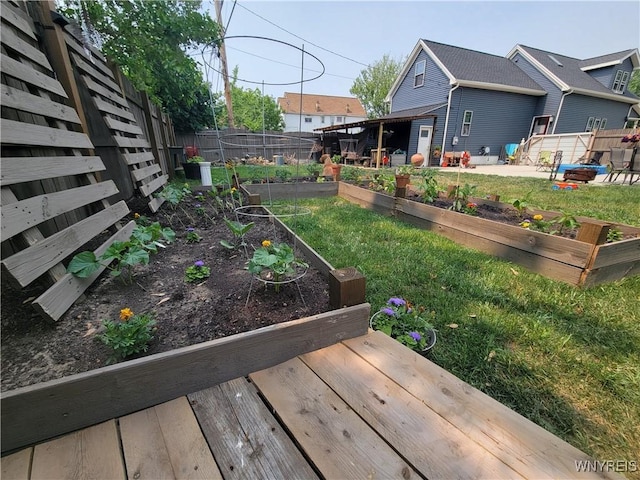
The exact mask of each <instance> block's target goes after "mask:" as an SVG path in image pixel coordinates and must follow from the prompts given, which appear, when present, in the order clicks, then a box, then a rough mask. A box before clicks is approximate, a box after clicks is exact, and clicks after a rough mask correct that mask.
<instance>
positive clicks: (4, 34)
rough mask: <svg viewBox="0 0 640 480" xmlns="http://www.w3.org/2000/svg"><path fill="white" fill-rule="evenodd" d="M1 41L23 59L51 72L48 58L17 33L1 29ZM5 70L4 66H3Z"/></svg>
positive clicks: (9, 29)
mask: <svg viewBox="0 0 640 480" xmlns="http://www.w3.org/2000/svg"><path fill="white" fill-rule="evenodd" d="M0 41H2V43H3V44H4V46H5V47H8V48H10V49H12V50H15V51H16V52H18V53H19V54H20V55H21V56H22V57H25V58H27V59H29V60H31V61H32V62H34V63H37V64H38V65H40V66H42V67H44V68H46V69H47V70H49V71H51V65H50V64H49V60H47V56H46V55H45V54H44V53H42V52H41V51H40V50H38V48H37V47H34V46H33V45H31V44H30V43H28V42H25V41H24V40H22V39H21V38H19V37H18V36H17V35H16V33H15V32H14V31H13V29H11V28H2V29H0ZM3 69H4V65H3Z"/></svg>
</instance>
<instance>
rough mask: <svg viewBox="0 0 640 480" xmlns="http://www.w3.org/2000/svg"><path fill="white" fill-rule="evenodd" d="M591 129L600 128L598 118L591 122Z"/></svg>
mask: <svg viewBox="0 0 640 480" xmlns="http://www.w3.org/2000/svg"><path fill="white" fill-rule="evenodd" d="M593 129H594V130H599V129H600V119H599V118H596V121H595V122H593Z"/></svg>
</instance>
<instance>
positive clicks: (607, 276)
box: [581, 260, 640, 287]
mask: <svg viewBox="0 0 640 480" xmlns="http://www.w3.org/2000/svg"><path fill="white" fill-rule="evenodd" d="M634 275H640V260H636V261H635V262H626V263H618V264H614V265H608V266H606V267H599V268H596V269H593V270H586V271H585V272H584V274H583V277H582V281H581V285H582V286H584V287H592V286H594V285H600V284H601V283H605V282H614V281H616V280H622V279H623V278H627V277H632V276H634Z"/></svg>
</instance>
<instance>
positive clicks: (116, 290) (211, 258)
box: [1, 192, 330, 391]
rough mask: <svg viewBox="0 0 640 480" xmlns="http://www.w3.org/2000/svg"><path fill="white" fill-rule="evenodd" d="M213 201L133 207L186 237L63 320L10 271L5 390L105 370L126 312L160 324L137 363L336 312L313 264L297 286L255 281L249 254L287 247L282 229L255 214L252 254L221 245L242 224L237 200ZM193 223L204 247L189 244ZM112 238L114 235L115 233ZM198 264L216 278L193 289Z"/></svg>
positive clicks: (5, 289) (94, 292)
mask: <svg viewBox="0 0 640 480" xmlns="http://www.w3.org/2000/svg"><path fill="white" fill-rule="evenodd" d="M195 193H197V192H194V194H195ZM203 195H204V196H203V197H200V198H196V197H194V196H191V197H189V198H187V199H185V200H183V201H182V202H181V203H180V204H178V206H177V207H176V208H175V209H173V208H172V207H171V206H170V205H168V204H167V203H166V202H165V204H164V205H163V206H162V208H161V209H160V211H159V212H158V213H157V214H151V213H150V212H149V211H147V210H146V203H144V202H143V201H141V200H139V199H138V200H134V201H132V202H130V205H129V206H130V209H131V213H130V215H129V218H127V219H126V220H130V219H133V218H134V214H135V213H139V214H141V215H143V216H144V217H147V218H148V220H149V221H152V222H153V221H159V222H160V224H161V225H162V226H163V227H167V226H168V227H171V228H172V229H173V230H174V231H175V232H176V234H177V236H176V239H175V241H174V242H173V243H172V244H168V245H167V246H166V248H164V249H163V248H161V249H159V252H158V254H157V255H151V259H150V263H149V264H148V265H139V266H136V267H135V269H134V277H133V281H132V283H131V284H127V285H125V284H123V282H122V281H121V280H120V279H119V278H116V277H112V276H110V275H109V273H108V271H106V272H104V273H103V274H102V275H101V277H99V279H98V280H97V281H96V282H94V284H93V285H92V286H91V287H90V288H89V289H88V290H87V291H86V292H85V295H84V296H83V297H82V298H81V299H80V300H78V301H77V302H76V303H75V304H74V305H73V306H72V307H71V308H70V309H69V310H68V312H67V313H66V314H65V315H64V316H63V317H62V318H61V319H60V320H59V321H57V322H53V321H50V320H46V319H43V318H41V317H40V316H39V315H38V314H37V313H36V312H35V310H34V309H33V307H32V306H31V305H30V302H31V301H32V300H33V299H34V298H36V297H37V296H38V295H39V294H40V293H42V291H44V290H43V288H42V287H38V286H30V287H29V288H26V289H22V290H18V289H14V288H12V287H11V286H10V285H9V284H8V282H7V278H6V275H3V277H2V331H1V333H2V353H1V355H2V358H1V359H2V378H1V381H2V391H8V390H13V389H15V388H18V387H23V386H26V385H31V384H35V383H40V382H44V381H47V380H52V379H57V378H61V377H65V376H68V375H72V374H75V373H80V372H85V371H88V370H93V369H95V368H99V367H102V366H105V365H106V364H107V363H108V359H109V357H110V349H109V348H108V347H107V346H106V345H104V344H103V343H102V342H101V340H100V334H101V332H102V331H103V327H102V322H103V320H105V319H111V320H116V319H118V318H119V312H120V310H121V309H123V308H130V309H131V310H132V311H133V312H134V313H135V314H139V313H150V314H153V316H154V318H155V320H156V322H157V325H156V330H155V332H154V338H153V340H152V341H151V342H150V344H149V348H148V350H147V352H146V353H142V354H138V355H135V356H134V357H131V358H138V357H141V356H144V355H151V354H155V353H160V352H166V351H169V350H173V349H177V348H181V347H185V346H188V345H192V344H196V343H201V342H206V341H208V340H213V339H217V338H221V337H226V336H228V335H233V334H236V333H241V332H247V331H250V330H255V329H258V328H261V327H265V326H268V325H272V324H275V323H280V322H286V321H289V320H295V319H299V318H303V317H307V316H310V315H314V314H318V313H322V312H326V311H328V310H330V307H329V292H328V283H327V280H326V278H324V277H323V276H322V275H321V274H320V273H319V272H318V271H316V270H315V269H314V268H312V267H309V269H308V270H307V273H306V274H305V275H304V276H303V277H302V278H301V279H300V280H299V281H298V282H297V285H296V283H287V284H284V285H282V286H281V288H280V291H279V292H277V293H276V292H275V289H274V286H273V285H271V284H270V285H267V284H265V283H263V282H261V281H259V280H256V279H254V278H253V277H252V275H251V274H250V273H249V272H248V271H247V269H246V264H247V261H248V258H249V257H250V256H251V255H252V254H253V251H254V249H255V248H258V247H260V245H261V243H262V241H263V240H265V239H269V240H271V241H277V242H281V241H284V238H283V235H282V233H281V232H278V231H277V230H276V229H275V227H274V225H273V224H272V222H270V221H269V219H268V218H264V217H248V216H246V215H245V216H242V217H239V220H240V221H241V222H242V223H245V224H246V223H249V222H251V221H253V222H254V223H255V226H254V227H253V228H252V229H251V230H249V232H248V233H247V234H246V236H245V243H246V244H247V245H246V250H245V248H244V247H241V248H239V249H237V250H229V249H227V248H225V247H223V246H222V245H221V244H220V240H226V241H228V242H233V240H234V236H233V234H232V233H231V231H230V229H229V228H228V227H227V225H226V224H225V222H224V221H223V218H224V217H227V218H229V219H231V220H235V213H234V210H232V208H231V207H232V205H231V204H230V203H229V201H228V200H229V198H227V199H224V200H223V197H218V198H214V197H213V196H211V195H208V193H207V192H203ZM197 205H200V206H199V207H198V206H197ZM260 210H261V209H260ZM243 211H244V212H245V213H251V212H250V211H249V210H243ZM123 224H124V222H123ZM189 227H192V228H195V231H196V232H197V233H198V234H199V235H200V236H201V237H202V241H200V242H199V243H187V241H186V234H187V231H186V229H187V228H189ZM109 234H110V233H109V232H104V236H105V237H108V235H109ZM96 246H97V245H94V246H92V248H95V247H96ZM197 260H202V261H203V262H204V263H205V265H207V266H209V267H210V268H211V276H210V277H209V278H208V279H206V280H205V281H202V282H200V283H188V282H186V281H185V279H184V273H185V269H186V268H187V267H188V266H190V265H193V264H194V262H195V261H197ZM298 287H299V288H298Z"/></svg>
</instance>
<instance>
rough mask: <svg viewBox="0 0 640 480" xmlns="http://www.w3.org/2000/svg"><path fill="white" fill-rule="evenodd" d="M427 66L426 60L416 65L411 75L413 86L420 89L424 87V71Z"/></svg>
mask: <svg viewBox="0 0 640 480" xmlns="http://www.w3.org/2000/svg"><path fill="white" fill-rule="evenodd" d="M426 65H427V61H426V60H420V61H419V62H418V63H416V70H415V72H414V73H413V86H414V87H421V86H423V85H424V69H425V67H426Z"/></svg>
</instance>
